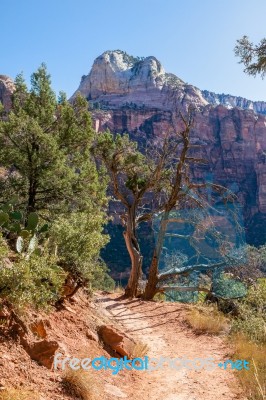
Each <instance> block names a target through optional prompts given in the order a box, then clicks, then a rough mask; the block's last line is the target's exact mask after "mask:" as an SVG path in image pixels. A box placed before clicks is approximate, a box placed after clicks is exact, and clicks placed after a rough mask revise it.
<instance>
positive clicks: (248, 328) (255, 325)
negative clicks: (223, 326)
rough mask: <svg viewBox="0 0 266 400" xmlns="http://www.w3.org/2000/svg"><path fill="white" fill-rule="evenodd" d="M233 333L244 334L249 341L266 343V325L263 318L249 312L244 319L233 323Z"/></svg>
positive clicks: (238, 319)
mask: <svg viewBox="0 0 266 400" xmlns="http://www.w3.org/2000/svg"><path fill="white" fill-rule="evenodd" d="M232 332H242V333H243V334H245V335H246V336H247V337H248V338H249V339H251V340H253V341H254V342H258V343H266V323H265V319H264V318H263V317H262V316H259V315H254V314H252V313H251V312H250V311H247V312H246V314H245V317H244V318H243V319H241V318H237V319H235V320H233V322H232Z"/></svg>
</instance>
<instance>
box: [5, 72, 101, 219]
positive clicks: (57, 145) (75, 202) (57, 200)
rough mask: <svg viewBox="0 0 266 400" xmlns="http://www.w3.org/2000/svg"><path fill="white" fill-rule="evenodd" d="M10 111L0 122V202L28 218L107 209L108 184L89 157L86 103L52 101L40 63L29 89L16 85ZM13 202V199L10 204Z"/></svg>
mask: <svg viewBox="0 0 266 400" xmlns="http://www.w3.org/2000/svg"><path fill="white" fill-rule="evenodd" d="M15 86H16V90H15V92H14V94H13V100H12V109H11V111H10V112H9V113H8V114H7V115H6V114H5V115H4V114H2V119H1V121H0V166H2V167H4V168H5V169H6V171H7V173H6V174H4V177H3V176H2V178H0V203H5V202H6V201H7V200H8V199H13V203H14V204H15V206H16V207H17V208H19V209H25V210H26V212H27V213H29V212H32V211H38V212H40V213H41V215H43V216H45V217H47V218H49V217H50V218H51V216H52V215H54V216H55V215H58V214H66V213H67V212H69V211H86V209H88V208H89V209H90V210H91V208H92V205H94V207H95V212H97V210H101V209H102V208H103V207H104V206H105V204H106V197H105V190H106V181H105V179H104V177H103V176H100V172H97V169H96V165H95V161H94V159H93V158H92V156H91V146H92V142H93V140H94V130H93V129H92V125H91V117H90V114H89V112H88V104H87V101H86V99H84V98H83V97H81V96H77V97H76V99H75V100H74V102H73V103H72V104H70V103H69V102H68V101H67V99H66V95H65V94H64V93H60V96H59V99H58V100H57V99H56V95H55V93H54V91H53V90H52V89H51V80H50V75H49V74H48V73H47V69H46V66H45V65H44V64H42V65H41V67H40V68H39V69H38V70H37V71H36V72H35V73H33V74H32V77H31V89H30V90H28V89H27V86H26V84H25V81H24V79H23V77H22V75H18V76H17V78H16V80H15ZM14 199H15V200H14Z"/></svg>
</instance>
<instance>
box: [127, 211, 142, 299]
mask: <svg viewBox="0 0 266 400" xmlns="http://www.w3.org/2000/svg"><path fill="white" fill-rule="evenodd" d="M124 239H125V242H126V246H127V250H128V253H129V256H130V259H131V271H130V276H129V280H128V283H127V287H126V289H125V296H126V297H128V298H133V297H136V296H137V294H138V283H139V279H140V278H141V275H142V259H143V257H142V255H141V252H140V247H139V244H138V240H137V238H136V232H135V215H134V207H132V208H131V209H130V210H129V213H128V220H127V226H126V230H125V232H124Z"/></svg>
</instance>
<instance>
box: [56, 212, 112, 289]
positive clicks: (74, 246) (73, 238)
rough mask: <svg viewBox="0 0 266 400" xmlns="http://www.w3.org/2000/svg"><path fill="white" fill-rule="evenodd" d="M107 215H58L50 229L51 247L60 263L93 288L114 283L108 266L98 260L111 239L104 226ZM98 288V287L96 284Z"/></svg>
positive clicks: (76, 277)
mask: <svg viewBox="0 0 266 400" xmlns="http://www.w3.org/2000/svg"><path fill="white" fill-rule="evenodd" d="M104 221H105V215H104V214H103V213H102V214H100V213H98V214H97V215H90V214H89V213H73V214H71V215H69V216H68V217H60V218H58V219H57V220H56V221H55V223H54V224H53V226H52V228H51V241H50V243H51V246H52V247H54V248H55V249H57V255H58V257H59V260H60V265H62V267H63V268H64V270H65V271H67V272H69V273H71V275H72V276H73V277H74V278H75V279H77V280H82V281H83V282H84V283H87V282H89V283H90V284H91V286H92V287H97V285H98V286H99V282H101V283H102V285H103V286H106V285H107V286H108V285H109V286H110V285H111V278H109V279H108V278H107V267H106V266H105V264H104V263H103V262H101V261H99V253H100V250H101V248H102V247H103V246H104V245H105V244H106V243H107V242H108V236H107V235H104V234H102V232H101V227H102V224H103V223H104ZM97 288H99V287H97Z"/></svg>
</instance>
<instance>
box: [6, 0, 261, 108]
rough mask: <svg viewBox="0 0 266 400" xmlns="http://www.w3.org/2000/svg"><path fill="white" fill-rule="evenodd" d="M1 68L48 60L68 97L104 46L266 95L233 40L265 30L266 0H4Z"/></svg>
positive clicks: (228, 89)
mask: <svg viewBox="0 0 266 400" xmlns="http://www.w3.org/2000/svg"><path fill="white" fill-rule="evenodd" d="M0 10H1V32H2V37H1V59H0V74H6V75H9V76H11V77H15V76H16V74H18V73H19V72H21V71H23V72H24V75H25V77H26V79H27V80H28V81H29V77H30V74H31V73H32V72H33V71H34V70H35V69H36V68H37V67H38V66H39V65H40V63H41V62H42V61H44V62H46V64H47V66H48V69H49V71H50V73H51V75H52V82H53V87H54V89H55V90H56V91H57V92H58V91H59V90H64V91H66V92H67V94H68V95H69V96H70V95H71V94H72V93H73V92H74V91H75V90H76V88H77V87H78V85H79V82H80V78H81V76H82V75H83V74H87V73H88V72H89V70H90V68H91V66H92V63H93V61H94V59H95V58H96V57H97V56H98V55H100V54H101V53H103V52H104V51H105V50H116V49H120V50H124V51H126V52H127V53H129V54H132V55H135V56H151V55H153V56H155V57H157V59H158V60H159V61H161V63H162V64H163V66H164V68H165V69H166V71H167V72H172V73H174V74H176V75H177V76H179V77H180V78H181V79H183V80H184V81H185V82H188V83H191V84H193V85H195V86H197V87H199V88H200V89H208V90H211V91H215V92H217V93H222V92H223V93H230V94H234V95H239V96H244V97H247V98H249V99H253V100H264V101H266V79H264V80H262V79H261V78H260V77H257V78H253V77H249V76H246V75H245V74H244V73H243V67H242V65H240V64H238V60H237V59H236V57H235V56H234V53H233V48H234V46H235V42H236V40H237V39H238V38H240V37H241V36H242V35H244V34H246V35H248V36H249V37H250V39H252V40H253V41H254V42H258V41H259V40H260V39H261V38H262V37H265V36H266V29H265V26H266V25H265V15H266V0H252V1H247V0H220V1H219V0H182V1H181V0H109V1H108V0H64V1H63V0H42V1H41V0H0Z"/></svg>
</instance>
